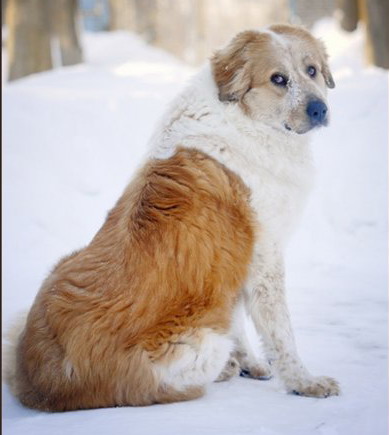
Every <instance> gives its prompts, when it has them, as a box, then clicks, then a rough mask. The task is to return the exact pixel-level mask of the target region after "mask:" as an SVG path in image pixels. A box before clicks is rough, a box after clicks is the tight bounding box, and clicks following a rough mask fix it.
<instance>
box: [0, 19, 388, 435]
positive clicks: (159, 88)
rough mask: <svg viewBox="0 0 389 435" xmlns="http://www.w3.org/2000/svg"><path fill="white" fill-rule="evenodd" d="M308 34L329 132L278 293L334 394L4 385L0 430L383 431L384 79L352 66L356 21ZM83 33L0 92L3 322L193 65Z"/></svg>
mask: <svg viewBox="0 0 389 435" xmlns="http://www.w3.org/2000/svg"><path fill="white" fill-rule="evenodd" d="M316 34H317V35H320V36H321V37H322V39H323V40H324V41H325V42H326V43H327V46H328V51H329V53H330V55H331V66H332V70H333V73H334V78H335V82H336V84H337V87H336V89H335V90H334V91H331V92H330V105H331V116H332V122H331V126H330V127H329V128H327V129H322V130H321V131H320V132H317V133H316V134H315V137H314V144H313V149H314V154H315V160H316V166H317V172H318V174H317V181H316V187H315V189H314V192H313V194H312V196H311V199H310V202H309V204H308V206H307V209H306V213H305V215H304V218H303V222H302V223H301V226H300V229H299V231H298V232H297V233H296V235H295V236H294V237H293V240H292V241H291V243H290V245H289V249H288V253H287V284H288V298H289V305H290V311H291V315H292V321H293V324H294V329H295V333H296V339H297V344H298V347H299V350H300V354H301V357H302V359H303V360H304V361H305V363H306V365H307V366H308V368H309V369H310V370H311V371H312V373H314V374H318V375H319V374H320V375H330V376H334V377H335V378H337V379H338V380H339V381H340V383H341V386H342V395H341V396H339V397H332V398H328V399H312V398H304V397H296V396H292V395H287V394H286V393H285V392H284V390H283V388H282V385H280V383H279V382H278V381H277V380H276V379H272V380H270V381H267V382H264V381H255V380H249V379H244V378H234V379H233V380H232V381H230V382H227V383H217V384H213V385H211V386H210V388H209V390H208V393H207V395H206V396H205V397H203V398H201V399H199V400H196V401H193V402H187V403H177V404H172V405H156V406H152V407H145V408H112V409H101V410H91V411H77V412H68V413H62V414H61V413H60V414H46V413H41V412H36V411H32V410H29V409H25V408H23V407H22V406H21V405H20V404H19V403H18V402H17V401H16V400H15V399H14V398H13V397H12V396H11V395H10V393H9V391H8V388H7V387H6V386H4V385H3V429H4V433H5V434H7V435H11V434H12V435H19V434H26V433H28V434H29V435H34V434H39V435H45V434H48V435H49V434H50V435H52V434H78V433H83V434H94V435H98V434H106V433H109V432H113V433H115V435H116V434H117V435H119V434H133V435H137V434H156V435H162V434H169V435H172V434H186V435H192V434H223V435H228V434H234V435H235V434H263V435H276V434H288V435H305V434H319V435H337V434H344V435H346V434H347V435H350V434H352V435H359V434H361V435H364V434H371V435H381V434H382V435H383V434H386V433H387V378H388V376H387V295H386V288H387V267H386V266H387V263H386V260H387V245H386V240H387V229H386V223H387V215H386V213H387V212H386V210H387V203H386V198H387V192H386V186H387V183H386V174H387V149H386V144H387V116H388V106H387V91H388V82H387V78H388V76H387V73H386V72H384V71H383V70H379V69H376V68H366V67H364V66H363V64H362V60H361V58H362V54H361V53H362V33H361V29H359V31H358V32H356V33H354V34H351V35H350V34H345V33H343V32H341V31H340V30H338V29H337V28H336V26H335V25H334V24H333V23H332V22H331V21H323V22H321V23H320V24H319V25H318V26H317V28H316ZM83 42H84V46H85V51H86V62H85V63H84V64H82V65H79V66H75V67H69V68H62V69H59V70H55V71H51V72H47V73H42V74H38V75H35V76H31V77H28V78H26V79H23V80H20V81H17V82H14V83H13V84H7V85H5V87H4V90H3V108H4V115H3V127H4V130H3V139H4V142H3V144H4V145H3V327H4V328H5V329H6V328H7V326H8V325H9V324H10V322H11V321H12V319H13V318H14V317H15V315H16V313H18V312H19V311H21V310H25V309H28V308H29V306H30V305H31V303H32V301H33V299H34V296H35V294H36V291H37V290H38V288H39V286H40V283H41V282H42V280H43V278H44V277H45V276H46V275H47V273H48V272H49V270H50V269H51V267H52V266H53V264H54V263H55V262H56V261H57V260H58V259H59V258H60V257H61V256H63V255H64V254H67V253H69V252H71V251H73V250H74V249H76V248H79V247H81V246H83V245H85V244H87V243H88V242H89V241H90V239H91V238H92V236H93V235H94V234H95V232H96V231H97V230H98V228H99V227H100V226H101V224H102V222H103V220H104V218H105V216H106V213H107V211H108V210H109V209H110V208H111V207H112V206H113V204H114V203H115V201H116V200H117V198H118V197H119V195H120V194H121V192H122V190H123V189H124V187H125V185H126V183H127V182H128V180H129V179H130V178H131V175H132V174H133V173H134V170H135V169H136V167H137V166H138V165H139V164H140V162H141V160H142V157H143V155H144V153H145V150H146V149H145V145H146V142H147V139H148V137H149V135H150V134H151V132H152V129H153V127H154V125H155V123H156V121H157V119H158V118H159V117H160V115H161V114H162V113H163V111H164V109H165V107H166V104H167V103H168V101H169V100H170V99H171V98H172V97H173V96H174V95H175V94H176V93H177V92H178V91H179V89H180V88H181V87H182V86H183V84H184V82H185V80H186V79H187V78H188V77H189V76H190V74H191V73H192V70H190V69H189V68H188V67H186V66H184V65H183V64H181V63H179V62H178V61H177V60H175V59H173V58H172V57H171V56H169V55H167V54H166V53H164V52H161V51H160V50H157V49H154V48H150V47H148V46H146V45H145V44H144V43H142V42H141V41H140V40H139V39H137V38H136V37H135V36H133V35H130V34H128V33H123V32H117V33H102V34H86V35H85V36H84V41H83ZM4 59H5V60H6V56H5V57H4Z"/></svg>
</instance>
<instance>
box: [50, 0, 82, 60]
mask: <svg viewBox="0 0 389 435" xmlns="http://www.w3.org/2000/svg"><path fill="white" fill-rule="evenodd" d="M50 8H51V17H52V19H51V22H52V34H53V36H54V37H57V38H58V40H59V47H60V51H61V61H62V62H61V63H62V65H65V66H66V65H74V64H76V63H80V62H82V50H81V46H80V43H79V38H78V29H77V17H78V2H77V0H55V1H54V2H51V3H50Z"/></svg>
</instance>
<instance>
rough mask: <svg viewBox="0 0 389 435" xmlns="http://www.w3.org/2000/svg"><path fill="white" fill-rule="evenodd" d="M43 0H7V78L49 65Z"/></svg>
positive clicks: (48, 29) (13, 77)
mask: <svg viewBox="0 0 389 435" xmlns="http://www.w3.org/2000/svg"><path fill="white" fill-rule="evenodd" d="M46 5H47V2H46V0H8V1H7V11H6V23H7V27H8V36H7V52H8V65H9V66H8V69H9V72H8V79H9V80H15V79H18V78H20V77H24V76H26V75H28V74H33V73H37V72H41V71H46V70H49V69H51V68H52V66H53V65H52V61H51V51H50V50H51V49H50V27H49V15H48V9H47V7H46Z"/></svg>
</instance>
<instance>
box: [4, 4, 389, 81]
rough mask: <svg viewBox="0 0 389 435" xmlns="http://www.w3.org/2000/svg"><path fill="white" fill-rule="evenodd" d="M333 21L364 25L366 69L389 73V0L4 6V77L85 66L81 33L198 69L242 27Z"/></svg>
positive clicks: (347, 26)
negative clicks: (129, 37)
mask: <svg viewBox="0 0 389 435" xmlns="http://www.w3.org/2000/svg"><path fill="white" fill-rule="evenodd" d="M328 16H334V17H335V18H336V19H337V20H338V21H339V23H340V25H341V27H342V28H343V29H344V30H346V31H348V32H353V31H354V30H356V29H357V27H358V23H359V22H361V23H363V25H362V27H363V29H364V51H365V53H364V56H365V60H366V63H368V64H373V65H376V66H379V67H382V68H386V69H387V68H389V26H388V25H387V19H388V17H389V2H388V1H387V0H369V1H367V0H326V1H320V0H272V1H266V0H212V1H210V0H53V1H49V0H3V1H2V21H3V46H4V45H5V46H6V49H7V53H8V67H7V69H6V71H4V74H6V76H7V78H8V80H10V81H11V80H15V79H18V78H21V77H24V76H26V75H29V74H33V73H37V72H41V71H46V70H49V69H52V68H55V67H58V66H67V65H74V64H77V63H80V62H82V60H83V47H82V43H81V42H80V32H81V31H82V30H86V31H90V32H99V31H106V32H110V31H115V30H128V31H131V32H135V33H137V34H138V35H140V37H141V38H142V39H143V40H144V41H146V42H147V43H149V44H152V45H154V46H157V47H160V48H162V49H164V50H166V51H168V52H170V53H172V54H174V55H175V56H177V57H178V58H180V59H182V60H183V61H185V62H187V63H189V64H191V65H198V64H200V63H201V62H203V61H204V60H205V59H206V58H207V57H208V56H209V55H210V54H211V52H212V50H213V49H215V48H216V47H218V46H220V45H221V44H223V43H225V42H226V41H227V40H228V39H229V38H230V37H232V36H233V35H234V34H235V33H236V32H238V31H240V30H242V29H247V28H253V27H261V26H266V25H269V24H271V23H274V22H290V23H294V24H303V25H305V26H307V27H308V28H311V27H312V26H313V25H314V23H315V22H316V21H317V20H319V19H321V18H323V17H328ZM4 25H5V28H4Z"/></svg>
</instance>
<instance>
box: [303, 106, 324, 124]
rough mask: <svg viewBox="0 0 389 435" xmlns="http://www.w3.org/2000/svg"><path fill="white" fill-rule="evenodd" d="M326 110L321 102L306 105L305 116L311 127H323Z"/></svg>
mask: <svg viewBox="0 0 389 435" xmlns="http://www.w3.org/2000/svg"><path fill="white" fill-rule="evenodd" d="M327 112H328V108H327V106H326V105H325V103H323V101H321V100H312V101H310V102H309V103H308V106H307V114H308V116H309V120H310V121H311V124H312V125H323V124H325V123H326V121H327Z"/></svg>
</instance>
